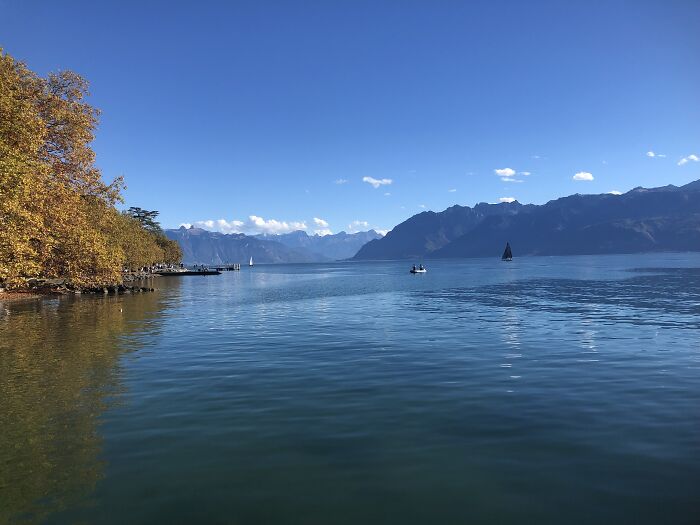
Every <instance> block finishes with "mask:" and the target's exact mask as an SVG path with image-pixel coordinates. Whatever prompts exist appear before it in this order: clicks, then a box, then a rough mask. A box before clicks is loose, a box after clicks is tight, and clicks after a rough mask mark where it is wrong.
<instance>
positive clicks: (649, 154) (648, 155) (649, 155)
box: [647, 151, 666, 159]
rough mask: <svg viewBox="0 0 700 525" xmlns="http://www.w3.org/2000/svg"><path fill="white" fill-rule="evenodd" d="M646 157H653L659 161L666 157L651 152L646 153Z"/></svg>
mask: <svg viewBox="0 0 700 525" xmlns="http://www.w3.org/2000/svg"><path fill="white" fill-rule="evenodd" d="M647 157H650V158H652V159H653V158H654V157H659V158H660V159H663V158H665V157H666V155H663V154H661V153H655V152H653V151H647Z"/></svg>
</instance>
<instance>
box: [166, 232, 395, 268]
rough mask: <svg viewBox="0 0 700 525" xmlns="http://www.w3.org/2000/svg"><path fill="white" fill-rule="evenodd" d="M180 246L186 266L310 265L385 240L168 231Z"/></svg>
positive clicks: (363, 235) (339, 235)
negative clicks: (253, 262)
mask: <svg viewBox="0 0 700 525" xmlns="http://www.w3.org/2000/svg"><path fill="white" fill-rule="evenodd" d="M165 234H166V236H167V237H168V238H169V239H173V240H175V241H177V242H178V243H179V244H180V247H181V248H182V253H183V262H184V263H185V264H226V263H236V262H238V263H244V262H246V261H248V259H249V258H250V257H253V259H254V261H255V262H259V263H306V262H326V261H334V260H338V259H347V258H350V257H352V256H353V255H355V253H356V252H357V251H358V250H359V249H360V247H362V246H363V245H364V244H365V243H367V242H368V241H371V240H373V239H378V238H380V237H381V235H380V234H378V233H377V232H376V231H374V230H370V231H367V232H359V233H345V232H340V233H337V234H335V235H323V236H322V235H308V234H307V233H306V232H304V231H295V232H291V233H287V234H281V235H269V234H268V235H256V236H251V235H245V234H242V233H230V234H224V233H219V232H211V231H208V230H204V229H202V228H196V227H191V228H185V227H184V226H181V227H180V228H178V229H172V230H165Z"/></svg>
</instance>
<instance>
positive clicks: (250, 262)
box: [248, 256, 253, 266]
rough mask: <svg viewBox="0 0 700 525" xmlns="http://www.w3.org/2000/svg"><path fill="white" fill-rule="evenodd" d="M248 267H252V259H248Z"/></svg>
mask: <svg viewBox="0 0 700 525" xmlns="http://www.w3.org/2000/svg"><path fill="white" fill-rule="evenodd" d="M248 266H253V257H252V256H251V257H250V261H248Z"/></svg>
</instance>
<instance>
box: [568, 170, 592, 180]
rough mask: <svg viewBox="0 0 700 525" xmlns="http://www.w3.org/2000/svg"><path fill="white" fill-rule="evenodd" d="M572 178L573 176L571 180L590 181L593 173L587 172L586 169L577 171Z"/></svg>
mask: <svg viewBox="0 0 700 525" xmlns="http://www.w3.org/2000/svg"><path fill="white" fill-rule="evenodd" d="M572 178H573V180H578V181H592V180H593V175H592V174H591V173H588V172H587V171H579V172H578V173H577V174H576V175H574V176H573V177H572Z"/></svg>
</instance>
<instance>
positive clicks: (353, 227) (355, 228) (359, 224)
mask: <svg viewBox="0 0 700 525" xmlns="http://www.w3.org/2000/svg"><path fill="white" fill-rule="evenodd" d="M368 228H369V223H368V222H367V221H352V222H351V223H350V224H348V233H357V232H359V231H363V230H366V229H368Z"/></svg>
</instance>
